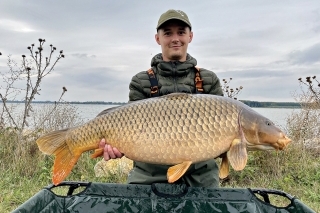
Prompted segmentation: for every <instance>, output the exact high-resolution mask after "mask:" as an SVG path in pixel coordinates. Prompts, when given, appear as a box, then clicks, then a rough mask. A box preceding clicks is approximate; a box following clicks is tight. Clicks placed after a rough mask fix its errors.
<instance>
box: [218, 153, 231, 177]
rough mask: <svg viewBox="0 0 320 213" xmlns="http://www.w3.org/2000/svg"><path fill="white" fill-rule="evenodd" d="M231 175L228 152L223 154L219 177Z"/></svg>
mask: <svg viewBox="0 0 320 213" xmlns="http://www.w3.org/2000/svg"><path fill="white" fill-rule="evenodd" d="M228 176H229V160H228V156H227V154H224V155H223V156H222V161H221V164H220V170H219V178H220V179H225V178H226V177H228Z"/></svg>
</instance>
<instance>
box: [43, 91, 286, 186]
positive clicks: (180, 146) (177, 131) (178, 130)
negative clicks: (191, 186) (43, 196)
mask: <svg viewBox="0 0 320 213" xmlns="http://www.w3.org/2000/svg"><path fill="white" fill-rule="evenodd" d="M102 138H105V139H106V141H107V142H108V144H110V145H111V146H112V147H116V148H117V149H118V150H119V151H120V152H122V153H124V155H125V156H126V157H127V158H130V159H131V160H134V161H141V162H145V163H152V164H163V165H172V167H170V168H169V169H168V172H167V178H168V182H170V183H172V182H175V181H176V180H178V179H179V178H180V177H181V176H183V174H184V173H185V172H186V171H187V169H188V168H189V166H190V165H191V164H192V163H197V162H201V161H205V160H209V159H213V158H217V157H219V156H223V159H222V163H221V166H220V172H219V176H220V178H224V177H226V176H227V175H228V172H229V164H230V165H231V166H232V167H233V169H234V170H237V171H238V170H242V169H244V167H245V165H246V163H247V149H248V150H270V149H275V150H282V149H284V148H285V147H286V146H287V145H288V144H289V143H290V142H291V140H290V139H289V138H288V137H287V136H286V135H285V134H284V133H283V132H282V131H281V130H280V129H279V128H277V127H276V126H275V125H274V124H273V123H272V122H271V121H270V120H269V119H267V118H265V117H263V116H262V115H260V114H258V113H257V112H255V111H254V110H253V109H251V108H250V107H249V106H247V105H245V104H243V103H242V102H240V101H237V100H234V99H231V98H227V97H222V96H215V95H207V94H193V95H192V94H183V93H173V94H169V95H166V96H161V97H156V98H149V99H144V100H141V101H135V102H131V103H129V104H126V105H123V106H120V107H116V108H112V109H109V110H107V112H106V113H105V114H103V115H101V116H98V117H96V118H94V119H93V120H90V121H88V122H87V123H85V124H83V125H80V126H77V127H72V128H68V129H63V130H57V131H53V132H51V133H48V134H46V135H44V136H41V137H40V138H39V139H38V140H37V144H38V147H39V149H40V151H42V152H43V153H45V154H48V155H52V154H53V155H55V161H54V166H53V177H52V181H53V183H54V184H55V185H57V184H59V183H60V182H61V181H63V180H64V179H65V178H66V177H67V176H68V174H69V173H70V172H71V170H72V168H73V166H74V165H75V164H76V162H77V161H78V158H79V157H80V155H81V154H82V153H83V152H86V151H89V150H95V152H94V153H93V154H92V156H91V157H98V156H102V155H103V149H101V148H99V141H100V140H101V139H102ZM225 153H227V154H225Z"/></svg>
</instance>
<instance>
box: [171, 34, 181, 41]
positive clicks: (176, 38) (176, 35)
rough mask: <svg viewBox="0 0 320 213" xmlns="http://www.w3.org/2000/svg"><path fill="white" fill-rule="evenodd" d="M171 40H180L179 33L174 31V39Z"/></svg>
mask: <svg viewBox="0 0 320 213" xmlns="http://www.w3.org/2000/svg"><path fill="white" fill-rule="evenodd" d="M171 41H172V42H178V41H179V35H178V34H177V33H174V34H173V35H172V40H171Z"/></svg>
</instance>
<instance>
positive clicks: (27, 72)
mask: <svg viewBox="0 0 320 213" xmlns="http://www.w3.org/2000/svg"><path fill="white" fill-rule="evenodd" d="M38 41H39V45H38V47H35V45H34V44H31V45H30V46H28V47H27V49H28V50H29V52H30V57H27V56H26V55H22V62H21V65H20V66H19V65H18V64H17V63H16V62H15V61H14V60H13V59H12V56H11V55H9V56H8V59H7V66H8V68H9V70H6V71H1V72H0V75H1V77H2V81H3V84H1V85H0V98H1V100H2V109H1V112H0V122H1V126H8V125H9V126H11V127H14V128H16V129H18V130H20V131H22V130H23V129H24V128H25V127H26V126H28V122H27V118H28V117H29V115H30V112H32V111H33V109H32V102H33V100H34V99H35V97H36V95H40V91H41V89H40V85H41V81H42V80H43V78H44V77H45V76H47V75H48V74H50V73H51V72H52V71H53V70H54V68H55V66H56V64H57V63H58V61H59V60H60V59H61V58H64V57H65V56H64V54H63V51H62V50H61V51H60V52H59V53H58V54H57V56H56V57H54V55H56V54H55V52H56V47H54V46H53V45H52V44H50V51H49V55H48V56H47V57H46V56H45V55H44V53H43V50H44V43H45V39H41V38H40V39H39V40H38ZM21 82H24V84H25V86H23V87H21V86H19V84H21ZM66 91H67V89H66V88H65V87H63V90H62V94H61V96H60V98H59V100H58V102H56V103H59V102H60V101H61V98H62V96H63V94H64V93H65V92H66ZM19 94H22V95H23V97H24V98H23V99H22V101H23V102H24V108H23V112H22V117H21V118H16V117H15V116H14V115H13V112H14V111H13V110H12V109H11V108H10V107H9V104H8V103H9V101H17V96H18V95H19Z"/></svg>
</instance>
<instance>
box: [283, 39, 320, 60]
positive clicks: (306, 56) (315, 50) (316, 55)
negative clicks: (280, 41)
mask: <svg viewBox="0 0 320 213" xmlns="http://www.w3.org/2000/svg"><path fill="white" fill-rule="evenodd" d="M288 57H289V60H290V61H291V62H292V63H293V64H313V63H318V62H320V43H316V44H314V45H312V46H310V47H308V48H306V49H304V50H296V51H293V52H291V53H290V54H289V56H288Z"/></svg>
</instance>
